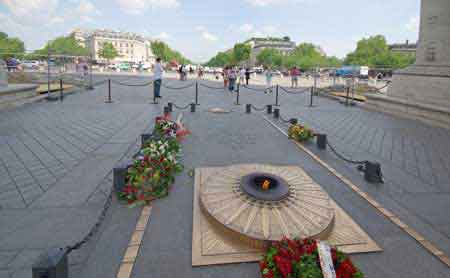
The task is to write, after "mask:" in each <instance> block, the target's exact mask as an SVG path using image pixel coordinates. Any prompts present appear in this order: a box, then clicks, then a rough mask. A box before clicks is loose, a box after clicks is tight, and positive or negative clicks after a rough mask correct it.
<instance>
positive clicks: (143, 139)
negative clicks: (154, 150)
mask: <svg viewBox="0 0 450 278" xmlns="http://www.w3.org/2000/svg"><path fill="white" fill-rule="evenodd" d="M152 138H153V134H151V133H144V134H141V149H142V148H144V144H145V142H147V141H148V140H150V139H152Z"/></svg>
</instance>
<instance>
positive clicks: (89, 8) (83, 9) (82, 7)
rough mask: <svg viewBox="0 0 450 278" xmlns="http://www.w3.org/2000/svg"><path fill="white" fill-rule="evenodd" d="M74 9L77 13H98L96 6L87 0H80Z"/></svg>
mask: <svg viewBox="0 0 450 278" xmlns="http://www.w3.org/2000/svg"><path fill="white" fill-rule="evenodd" d="M75 11H76V12H77V13H79V14H91V13H92V14H99V13H100V12H99V11H98V10H97V8H96V7H95V6H94V4H92V3H91V2H89V1H88V0H82V1H81V2H80V4H79V5H78V7H77V8H76V9H75Z"/></svg>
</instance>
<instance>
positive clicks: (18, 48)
mask: <svg viewBox="0 0 450 278" xmlns="http://www.w3.org/2000/svg"><path fill="white" fill-rule="evenodd" d="M24 52H25V45H24V43H23V41H21V40H20V39H18V38H10V37H8V34H6V33H4V32H0V58H2V59H6V58H8V57H20V56H21V55H22V54H23V53H24Z"/></svg>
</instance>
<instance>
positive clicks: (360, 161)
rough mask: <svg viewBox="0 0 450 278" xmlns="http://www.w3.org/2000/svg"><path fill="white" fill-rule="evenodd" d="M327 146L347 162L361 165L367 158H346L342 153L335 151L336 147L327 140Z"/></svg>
mask: <svg viewBox="0 0 450 278" xmlns="http://www.w3.org/2000/svg"><path fill="white" fill-rule="evenodd" d="M327 146H328V147H330V150H331V151H332V152H333V153H334V154H335V155H336V156H337V157H338V158H340V159H342V160H344V161H345V162H348V163H350V164H357V165H361V164H364V163H366V162H367V160H352V159H348V158H346V157H345V156H343V155H342V154H340V153H338V152H337V151H336V149H335V148H334V147H333V146H332V145H331V144H330V143H329V142H328V141H327Z"/></svg>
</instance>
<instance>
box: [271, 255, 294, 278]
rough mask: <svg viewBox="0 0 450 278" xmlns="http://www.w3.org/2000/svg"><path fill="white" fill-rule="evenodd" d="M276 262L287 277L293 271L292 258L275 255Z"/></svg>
mask: <svg viewBox="0 0 450 278" xmlns="http://www.w3.org/2000/svg"><path fill="white" fill-rule="evenodd" d="M273 258H274V260H275V263H276V265H277V267H278V269H279V270H280V272H281V274H282V275H283V277H287V276H288V275H289V274H291V273H292V263H291V260H289V259H286V258H283V257H281V256H278V255H277V256H274V257H273Z"/></svg>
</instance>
